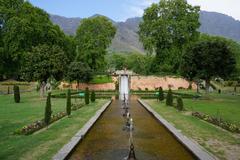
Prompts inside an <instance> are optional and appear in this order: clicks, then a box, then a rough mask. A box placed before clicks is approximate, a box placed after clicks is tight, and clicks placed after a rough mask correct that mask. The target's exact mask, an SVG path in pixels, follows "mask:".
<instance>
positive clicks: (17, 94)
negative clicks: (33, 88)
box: [13, 85, 20, 103]
mask: <svg viewBox="0 0 240 160" xmlns="http://www.w3.org/2000/svg"><path fill="white" fill-rule="evenodd" d="M13 93H14V100H15V103H20V91H19V86H17V85H14V87H13Z"/></svg>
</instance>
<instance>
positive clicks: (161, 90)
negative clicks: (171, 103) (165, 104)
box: [158, 87, 164, 101]
mask: <svg viewBox="0 0 240 160" xmlns="http://www.w3.org/2000/svg"><path fill="white" fill-rule="evenodd" d="M158 99H159V101H163V100H164V93H163V89H162V87H160V88H159V95H158Z"/></svg>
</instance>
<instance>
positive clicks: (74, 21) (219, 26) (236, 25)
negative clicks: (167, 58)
mask: <svg viewBox="0 0 240 160" xmlns="http://www.w3.org/2000/svg"><path fill="white" fill-rule="evenodd" d="M94 16H98V14H95V15H93V16H92V17H94ZM50 19H51V20H52V22H53V23H55V24H57V25H59V26H60V27H61V28H62V30H63V31H64V32H65V33H66V34H70V35H74V34H75V32H76V30H77V28H78V26H79V23H80V21H81V19H82V18H66V17H62V16H58V15H50ZM109 20H110V21H112V22H113V24H114V25H115V26H116V27H117V33H116V36H115V38H114V39H113V41H112V44H111V46H110V48H109V50H112V51H115V52H139V53H144V49H143V47H142V45H141V43H140V42H139V40H138V34H137V31H138V25H139V23H140V21H141V17H135V18H129V19H127V20H126V21H125V22H115V21H113V20H111V19H109ZM200 23H201V27H200V28H199V30H200V32H202V33H207V34H210V35H217V36H223V37H226V38H229V39H233V40H235V41H239V42H240V21H238V20H235V19H234V18H232V17H230V16H227V15H225V14H221V13H217V12H207V11H201V13H200Z"/></svg>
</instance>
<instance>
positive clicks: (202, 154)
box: [138, 99, 218, 160]
mask: <svg viewBox="0 0 240 160" xmlns="http://www.w3.org/2000/svg"><path fill="white" fill-rule="evenodd" d="M138 102H139V103H140V104H141V105H142V106H143V107H144V108H145V109H146V110H147V111H148V112H149V113H150V114H152V115H153V116H154V117H155V118H156V119H157V120H158V121H159V122H160V123H161V124H163V126H164V127H165V128H167V129H168V130H169V132H170V133H172V135H173V136H174V137H175V138H177V140H178V141H179V142H180V143H181V144H183V145H184V146H185V147H186V148H187V149H188V150H189V151H190V152H191V153H192V154H193V155H195V156H196V157H197V158H198V159H200V160H216V159H218V158H216V157H215V156H214V155H212V154H211V153H209V152H208V151H206V150H205V149H204V148H202V147H201V146H200V145H199V144H197V143H196V142H193V141H192V140H190V139H189V138H187V137H186V136H184V135H183V134H182V133H181V132H180V131H179V130H177V129H176V128H175V127H173V126H172V125H171V124H170V123H169V122H168V121H167V120H165V119H164V118H163V117H162V116H160V115H159V114H158V113H157V112H156V111H154V110H153V109H152V108H151V107H150V106H149V105H148V104H147V103H145V102H143V101H142V100H141V99H138Z"/></svg>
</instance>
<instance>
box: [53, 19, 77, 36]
mask: <svg viewBox="0 0 240 160" xmlns="http://www.w3.org/2000/svg"><path fill="white" fill-rule="evenodd" d="M50 19H51V21H52V22H53V23H54V24H57V25H59V26H60V28H62V30H63V31H64V32H65V33H66V34H69V35H73V34H75V32H76V30H77V28H78V26H79V24H80V21H81V19H82V18H66V17H63V16H58V15H50Z"/></svg>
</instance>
